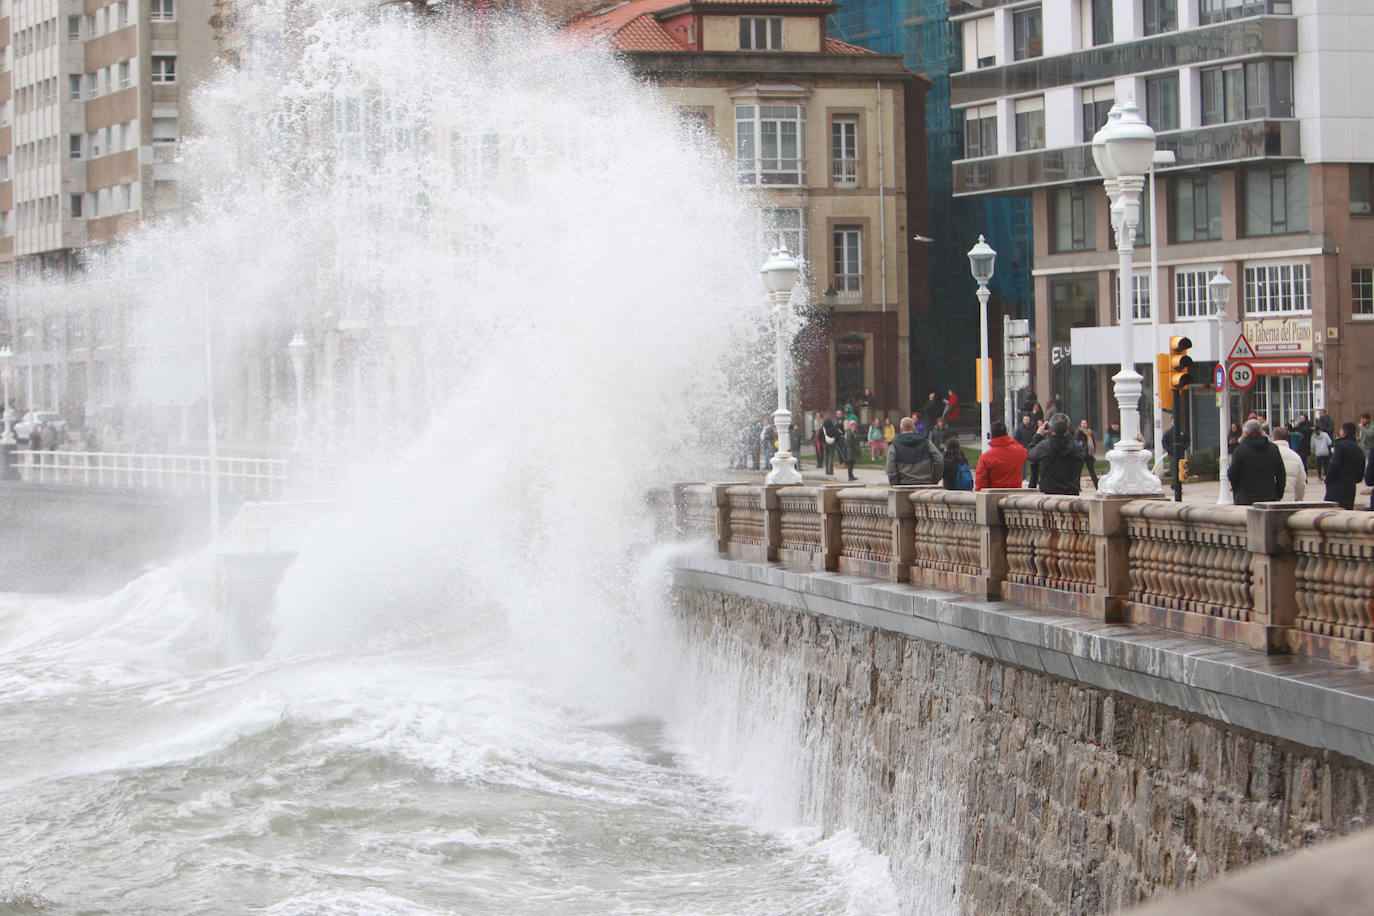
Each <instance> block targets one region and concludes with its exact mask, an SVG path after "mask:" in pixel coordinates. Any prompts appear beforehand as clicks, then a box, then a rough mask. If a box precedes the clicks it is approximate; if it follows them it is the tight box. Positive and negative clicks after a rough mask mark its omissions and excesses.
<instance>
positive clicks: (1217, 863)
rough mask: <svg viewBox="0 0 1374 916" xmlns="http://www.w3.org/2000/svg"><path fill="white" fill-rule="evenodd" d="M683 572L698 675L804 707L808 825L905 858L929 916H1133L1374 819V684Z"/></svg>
mask: <svg viewBox="0 0 1374 916" xmlns="http://www.w3.org/2000/svg"><path fill="white" fill-rule="evenodd" d="M684 567H685V568H683V569H679V570H678V573H677V588H676V589H675V599H676V601H675V607H676V618H677V622H678V625H679V627H680V629H681V635H682V637H683V640H682V641H683V646H684V650H683V651H684V652H685V653H686V654H687V655H688V657H689V661H690V664H691V665H693V666H694V668H695V670H696V676H697V677H698V678H712V677H717V678H723V677H732V676H738V673H739V672H740V671H741V670H752V671H753V675H751V676H753V677H756V678H759V679H761V680H762V681H763V682H768V681H769V678H770V675H771V683H773V684H774V685H775V688H776V689H781V690H787V689H795V690H797V691H804V695H803V696H802V697H801V702H799V703H797V704H795V709H797V710H798V712H797V713H796V716H797V721H795V722H789V723H786V727H787V729H788V730H790V731H792V732H793V733H794V736H795V740H796V742H797V744H798V746H799V747H800V749H801V750H800V755H801V766H802V768H803V769H804V770H805V771H806V772H807V774H808V779H807V780H806V783H807V784H806V785H804V787H803V791H804V793H805V794H806V796H807V797H806V799H805V800H804V801H803V806H802V810H803V812H804V816H806V817H807V818H808V819H810V820H813V821H814V822H816V823H820V824H822V825H823V826H824V827H825V828H826V829H827V830H836V829H841V828H849V829H853V830H855V831H856V832H857V833H858V834H859V835H860V837H861V838H862V839H863V840H864V842H865V843H866V844H867V845H868V846H869V847H870V848H872V849H875V850H878V851H881V852H884V853H886V854H888V855H889V856H890V858H891V862H892V870H893V873H894V876H895V877H896V879H897V881H898V884H899V886H900V887H901V888H902V892H903V895H904V897H905V898H906V900H907V904H906V909H907V911H909V912H913V913H925V912H928V913H949V912H965V913H1018V914H1030V913H1075V914H1077V913H1102V912H1112V911H1115V910H1117V909H1119V908H1122V907H1129V906H1131V905H1134V904H1136V903H1138V902H1140V901H1142V900H1145V899H1148V898H1152V897H1157V896H1159V895H1162V894H1165V893H1168V892H1170V891H1172V890H1175V889H1181V888H1187V887H1191V886H1194V885H1197V884H1200V883H1203V882H1208V881H1211V880H1213V879H1215V878H1217V877H1218V876H1220V875H1221V874H1223V873H1224V872H1227V871H1229V870H1233V869H1236V868H1238V867H1241V866H1245V865H1248V864H1250V863H1254V862H1258V861H1260V860H1264V859H1266V858H1268V857H1271V856H1278V855H1283V854H1286V853H1288V852H1290V851H1293V850H1296V849H1298V848H1300V847H1303V846H1305V845H1309V844H1312V843H1315V842H1318V841H1321V840H1324V839H1327V838H1331V837H1335V836H1338V835H1342V834H1347V833H1352V832H1355V831H1358V830H1361V829H1363V828H1365V827H1366V826H1368V825H1369V824H1370V819H1371V815H1372V814H1374V801H1371V797H1370V796H1371V792H1374V736H1371V735H1370V732H1371V731H1374V683H1371V681H1370V678H1369V677H1368V676H1360V675H1351V674H1350V673H1349V672H1348V669H1317V668H1313V663H1309V662H1293V663H1291V665H1289V663H1288V662H1286V661H1285V660H1282V659H1273V658H1267V659H1266V658H1264V657H1263V656H1255V657H1254V658H1255V660H1256V661H1255V663H1254V664H1250V663H1248V662H1247V661H1246V658H1245V657H1244V655H1243V654H1241V653H1235V654H1236V655H1237V656H1238V657H1239V658H1238V660H1234V659H1231V658H1229V657H1228V654H1230V653H1231V650H1228V649H1226V648H1224V647H1218V646H1213V645H1208V644H1206V643H1205V641H1204V642H1203V644H1202V645H1199V641H1198V640H1196V639H1190V640H1181V639H1177V638H1171V637H1167V636H1165V637H1162V638H1160V637H1157V636H1153V635H1151V634H1142V633H1141V632H1139V630H1140V628H1131V627H1125V626H1115V627H1113V626H1111V625H1107V624H1101V623H1093V622H1083V621H1078V620H1074V619H1065V618H1064V617H1063V616H1062V615H1059V616H1056V615H1053V614H1050V613H1047V612H1045V613H1041V612H1033V611H1028V610H1026V609H1018V608H1015V607H1014V606H1008V605H988V604H981V605H980V604H978V603H976V602H974V601H972V600H971V599H967V598H964V599H961V598H959V597H957V596H953V595H950V594H947V593H946V594H932V593H918V592H916V591H915V590H912V589H909V588H905V587H898V586H892V585H885V584H877V585H872V584H860V583H857V582H854V581H845V579H844V577H837V576H834V575H827V574H819V575H809V574H800V573H786V572H783V571H780V570H777V569H775V568H774V569H768V568H766V567H763V566H760V565H756V564H748V563H737V562H732V561H727V560H720V559H716V558H709V559H701V560H697V559H693V560H689V561H686V562H685V564H684ZM994 608H1000V610H995V609H994ZM1170 643H1174V644H1182V643H1186V646H1184V645H1176V646H1171V645H1169V644H1170ZM1261 662H1262V663H1264V664H1260V663H1261ZM1285 665H1289V667H1288V668H1287V669H1286V670H1285V669H1284V666H1285ZM1268 666H1277V667H1276V668H1274V669H1270V668H1269V667H1268ZM1352 677H1353V678H1354V680H1351V678H1352ZM788 685H792V686H791V687H789V686H788ZM741 702H745V703H747V702H748V700H747V699H745V700H742V701H741ZM732 718H733V717H732ZM1294 738H1298V739H1301V740H1292V739H1294ZM1332 747H1338V748H1341V749H1344V750H1346V751H1348V752H1353V753H1354V754H1356V755H1357V756H1359V757H1360V758H1362V759H1354V757H1352V756H1347V755H1345V754H1342V753H1339V752H1337V751H1335V750H1332V749H1330V748H1332Z"/></svg>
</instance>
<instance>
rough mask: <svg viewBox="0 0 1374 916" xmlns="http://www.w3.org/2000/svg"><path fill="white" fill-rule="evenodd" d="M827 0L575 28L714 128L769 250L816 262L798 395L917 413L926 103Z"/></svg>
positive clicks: (680, 7) (607, 19) (693, 5)
mask: <svg viewBox="0 0 1374 916" xmlns="http://www.w3.org/2000/svg"><path fill="white" fill-rule="evenodd" d="M834 9H835V7H834V5H833V4H831V3H830V2H828V0H791V2H788V3H781V4H779V3H761V2H749V0H745V2H686V3H682V2H667V0H631V2H628V3H622V4H619V5H617V6H614V7H610V8H605V7H602V8H597V9H594V10H591V11H590V12H587V13H584V14H582V15H580V16H577V17H575V18H574V19H572V21H570V22H569V23H568V24H567V25H566V26H565V27H564V33H565V34H566V35H568V36H569V37H575V38H590V39H594V40H599V41H604V42H606V43H608V44H610V45H612V46H613V47H615V48H616V49H617V50H618V51H620V52H621V54H622V55H623V56H624V57H625V58H626V59H627V60H628V61H629V63H630V65H631V66H632V67H634V68H635V69H636V70H637V71H638V72H640V73H643V74H645V75H646V76H648V77H649V78H651V79H652V80H653V81H654V82H655V83H656V84H657V85H658V86H659V87H660V88H661V89H662V90H663V92H664V94H665V96H666V97H667V98H668V99H669V100H670V101H671V102H672V104H674V105H676V106H677V107H678V110H679V111H680V112H681V116H682V119H683V121H684V122H685V123H687V124H689V125H693V126H697V127H699V128H700V129H703V130H707V131H710V132H712V133H714V135H715V136H716V137H717V138H719V140H720V142H721V144H722V145H723V146H725V147H726V148H727V149H729V150H730V151H731V152H732V154H733V155H734V158H735V160H736V162H737V164H738V169H737V175H738V180H739V183H740V185H741V186H742V187H746V188H750V189H752V190H753V191H754V193H755V194H756V199H757V202H758V205H759V207H760V208H761V209H762V210H763V211H764V219H765V225H766V229H765V232H764V235H765V238H764V239H762V240H761V241H760V258H759V261H760V263H762V260H763V257H764V256H765V255H766V251H767V249H768V248H769V247H771V246H773V245H776V244H777V243H778V242H784V243H786V244H787V246H788V248H789V249H790V250H791V251H793V252H794V253H798V254H800V255H801V256H802V258H803V259H804V260H805V262H806V264H807V265H808V268H809V272H810V277H811V287H812V296H813V303H812V314H813V316H814V318H813V321H812V327H811V329H810V333H809V334H808V335H807V340H806V341H805V342H804V344H803V347H802V348H800V349H801V350H802V352H801V353H800V354H799V355H800V358H801V361H802V363H803V365H801V366H799V367H798V371H799V376H800V389H801V390H800V397H799V401H800V404H799V406H800V407H801V408H802V409H803V410H806V411H812V410H825V409H828V408H832V407H834V406H836V405H839V404H844V403H854V404H855V406H856V407H857V406H858V405H857V401H858V399H859V397H860V396H861V395H862V394H863V391H864V389H866V388H868V389H872V391H873V393H874V397H875V398H876V400H877V405H876V406H877V407H878V409H879V410H898V411H903V412H909V411H910V410H911V406H912V403H913V397H912V391H911V378H912V373H911V352H912V346H911V336H910V335H911V312H912V310H913V309H914V308H923V307H925V305H926V302H927V300H928V296H929V288H928V283H927V282H926V278H927V277H928V267H927V264H926V261H925V259H926V257H927V255H926V253H925V251H924V249H923V248H922V247H921V245H920V243H917V242H915V241H914V240H913V238H912V237H913V236H914V235H916V234H918V233H919V232H920V231H921V229H922V228H924V227H925V206H926V197H925V191H924V182H923V180H922V176H923V175H924V172H925V168H924V162H925V131H924V114H923V112H924V98H925V92H926V90H927V89H928V88H929V82H928V81H927V80H926V79H925V78H924V77H922V76H919V75H918V74H915V73H912V72H911V71H909V70H907V69H905V68H904V67H903V65H902V61H901V57H900V56H899V55H889V54H875V53H873V52H870V51H867V50H864V49H862V48H858V47H855V46H853V45H850V44H846V43H844V42H841V41H838V40H836V39H834V38H830V37H829V36H827V34H826V15H827V14H828V13H830V12H833V11H834Z"/></svg>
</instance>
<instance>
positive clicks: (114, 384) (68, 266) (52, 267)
mask: <svg viewBox="0 0 1374 916" xmlns="http://www.w3.org/2000/svg"><path fill="white" fill-rule="evenodd" d="M210 17H211V4H210V0H112V2H99V0H85V2H80V3H74V2H72V0H0V47H2V49H0V62H2V63H3V65H4V69H3V72H0V124H3V127H0V272H2V273H3V275H4V278H5V281H6V282H5V287H6V290H7V293H8V296H7V300H6V303H5V304H6V313H5V315H4V319H5V320H3V321H0V337H3V338H4V340H3V343H4V344H5V345H7V346H8V347H9V348H10V350H11V351H12V353H13V355H12V356H11V358H10V365H9V366H8V367H6V368H8V369H9V370H11V381H12V382H13V383H15V387H17V389H18V392H17V393H16V392H15V391H14V390H12V391H11V400H12V401H14V402H16V403H19V404H20V405H21V406H23V405H24V404H25V403H26V402H27V400H28V398H29V391H28V389H29V388H30V387H31V388H32V397H33V401H34V406H39V407H58V408H60V409H62V410H63V411H65V412H66V413H67V414H68V416H69V417H70V418H71V419H74V420H76V421H78V422H80V421H81V420H82V419H83V416H84V414H85V413H86V412H87V410H88V409H94V410H97V411H99V410H100V409H102V408H103V409H106V410H108V409H111V408H113V407H114V405H116V404H118V403H120V402H121V400H122V399H124V398H125V397H126V396H127V391H128V362H129V353H128V352H127V349H126V347H127V343H128V342H127V341H125V340H124V339H123V334H122V329H123V327H124V325H125V320H124V316H123V314H122V313H121V307H122V303H121V302H119V301H113V300H112V301H110V302H109V303H105V304H104V305H101V306H98V307H92V306H90V305H81V306H79V307H77V306H74V305H72V304H70V303H68V302H66V301H64V297H62V296H61V295H60V293H59V292H55V291H54V288H53V287H52V285H51V283H52V281H54V280H60V279H61V278H63V277H68V276H72V275H74V274H75V273H78V272H80V271H81V270H82V269H83V266H84V264H85V263H86V257H87V253H88V252H89V251H90V250H91V249H92V248H99V247H101V246H105V245H109V244H111V243H113V242H116V241H117V240H119V239H120V238H121V237H124V236H126V235H127V234H129V233H130V232H132V231H134V230H135V229H136V228H137V227H138V225H139V224H140V223H141V222H142V221H143V220H145V219H150V218H152V217H154V216H156V215H157V214H158V213H160V212H164V211H168V210H171V209H173V208H174V207H176V205H177V189H176V162H175V158H176V156H175V150H176V144H177V141H178V140H179V138H180V136H181V134H182V132H183V131H185V130H186V129H187V126H188V125H187V119H188V116H189V112H188V110H187V107H186V102H187V99H188V97H189V92H190V89H191V87H193V86H194V84H195V83H196V82H197V81H198V79H199V78H200V77H201V76H202V75H203V74H204V73H205V72H206V70H207V68H208V67H209V65H210V62H211V60H212V58H213V55H214V53H215V45H214V34H213V30H212V27H211V24H210ZM37 281H47V284H48V285H46V286H40V284H39V283H38V282H37ZM21 379H22V380H23V384H19V381H20V380H21ZM30 379H32V381H31V382H30V381H29V380H30Z"/></svg>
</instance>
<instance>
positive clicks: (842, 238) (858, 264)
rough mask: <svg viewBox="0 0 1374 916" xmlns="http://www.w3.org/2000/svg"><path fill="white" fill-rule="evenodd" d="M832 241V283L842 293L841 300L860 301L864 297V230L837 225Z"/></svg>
mask: <svg viewBox="0 0 1374 916" xmlns="http://www.w3.org/2000/svg"><path fill="white" fill-rule="evenodd" d="M831 241H832V246H833V257H832V259H831V276H830V282H831V285H832V286H833V287H834V288H835V291H836V292H838V293H839V294H840V295H839V301H840V302H858V301H860V299H862V298H863V261H862V255H863V230H862V229H861V228H860V227H858V226H836V227H835V231H834V233H833V235H832V237H831Z"/></svg>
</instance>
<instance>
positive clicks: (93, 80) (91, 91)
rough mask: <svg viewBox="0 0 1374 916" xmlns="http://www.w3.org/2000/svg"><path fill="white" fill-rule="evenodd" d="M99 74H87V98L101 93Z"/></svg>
mask: <svg viewBox="0 0 1374 916" xmlns="http://www.w3.org/2000/svg"><path fill="white" fill-rule="evenodd" d="M98 80H99V76H98V75H97V74H95V73H87V74H86V98H88V99H93V98H95V97H96V96H98V95H100V83H99V82H98Z"/></svg>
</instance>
